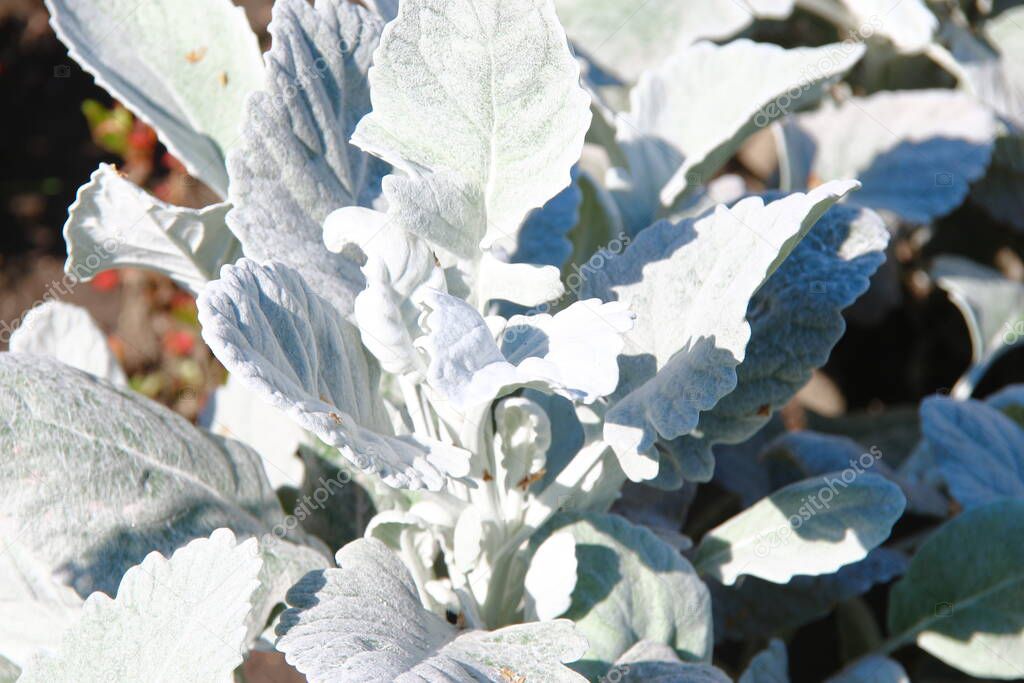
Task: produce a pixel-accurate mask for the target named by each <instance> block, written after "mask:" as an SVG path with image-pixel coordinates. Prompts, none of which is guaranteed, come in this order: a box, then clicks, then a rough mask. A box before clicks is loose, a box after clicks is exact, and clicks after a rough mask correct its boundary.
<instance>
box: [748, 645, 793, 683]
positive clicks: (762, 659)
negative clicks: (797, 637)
mask: <svg viewBox="0 0 1024 683" xmlns="http://www.w3.org/2000/svg"><path fill="white" fill-rule="evenodd" d="M737 683H789V655H788V653H787V652H786V644H785V643H784V642H782V641H781V640H779V639H778V638H772V640H771V642H769V643H768V647H766V648H765V649H764V650H761V651H760V652H759V653H757V654H756V655H754V658H753V659H751V660H750V664H748V665H747V668H746V670H745V671H744V672H743V674H742V675H741V676H740V677H739V680H738V681H737Z"/></svg>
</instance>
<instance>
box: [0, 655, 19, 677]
mask: <svg viewBox="0 0 1024 683" xmlns="http://www.w3.org/2000/svg"><path fill="white" fill-rule="evenodd" d="M20 676H21V667H19V666H18V665H17V664H15V663H14V662H12V661H10V660H9V659H7V658H6V657H4V656H2V655H0V682H2V683H15V682H16V681H17V680H18V678H19V677H20Z"/></svg>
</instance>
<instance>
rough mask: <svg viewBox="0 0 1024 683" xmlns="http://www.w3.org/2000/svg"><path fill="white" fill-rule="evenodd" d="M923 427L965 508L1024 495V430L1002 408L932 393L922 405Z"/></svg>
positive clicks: (948, 483)
mask: <svg viewBox="0 0 1024 683" xmlns="http://www.w3.org/2000/svg"><path fill="white" fill-rule="evenodd" d="M921 431H922V432H923V434H924V438H925V443H926V444H927V447H928V450H929V451H930V454H931V457H932V458H934V463H935V464H934V471H936V472H937V473H938V474H939V475H940V476H941V477H942V479H943V480H944V481H945V483H946V486H948V487H949V491H950V493H951V494H952V495H953V497H954V498H956V500H957V502H958V503H960V505H961V506H962V507H963V508H964V509H965V510H969V509H971V508H975V507H979V506H981V505H987V504H988V503H992V502H995V501H998V500H1002V499H1011V500H1012V499H1018V498H1024V429H1022V428H1021V426H1020V425H1019V424H1018V423H1017V422H1015V421H1014V420H1013V419H1011V418H1010V417H1008V416H1007V415H1005V414H1003V412H1002V411H1000V410H999V409H997V408H995V407H992V406H990V405H987V404H985V403H982V402H980V401H972V400H966V401H957V400H954V399H951V398H946V397H942V396H933V397H930V398H927V399H925V401H924V402H923V403H922V404H921Z"/></svg>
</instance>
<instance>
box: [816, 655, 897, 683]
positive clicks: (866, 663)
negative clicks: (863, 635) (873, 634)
mask: <svg viewBox="0 0 1024 683" xmlns="http://www.w3.org/2000/svg"><path fill="white" fill-rule="evenodd" d="M825 683H910V678H909V677H908V676H907V672H906V671H904V670H903V667H902V666H900V664H899V663H898V662H897V661H895V660H893V659H890V658H888V657H883V656H882V655H868V656H866V657H861V658H860V659H858V660H856V661H854V662H851V663H850V664H849V665H847V666H846V667H845V668H844V669H843V670H842V671H840V672H839V673H837V674H836V675H835V676H832V677H831V678H829V679H828V680H827V681H825Z"/></svg>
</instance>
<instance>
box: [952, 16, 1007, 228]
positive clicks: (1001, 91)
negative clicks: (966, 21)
mask: <svg viewBox="0 0 1024 683" xmlns="http://www.w3.org/2000/svg"><path fill="white" fill-rule="evenodd" d="M1022 21H1024V9H1022V8H1020V7H1011V8H1009V9H1007V10H1005V11H1003V12H1001V13H1000V14H998V15H996V16H995V17H993V18H991V19H989V20H988V21H986V22H985V23H984V24H983V26H982V29H983V31H982V32H983V34H984V36H985V38H987V40H988V44H985V43H983V42H981V40H980V39H979V38H976V37H975V35H974V34H973V33H969V32H965V31H959V32H954V33H953V36H954V41H953V46H952V52H953V55H954V56H955V57H956V58H957V60H958V62H959V64H960V67H961V69H962V72H963V74H964V79H965V80H966V83H965V84H964V85H965V87H966V89H968V90H969V91H970V92H972V93H973V94H974V95H975V96H976V97H977V98H978V99H979V100H980V101H982V102H984V103H985V104H986V105H988V106H989V107H991V108H992V110H993V111H994V112H995V113H996V114H997V115H998V116H999V118H1000V122H1001V124H1002V126H1001V127H1002V130H1001V131H1000V133H1001V135H1000V137H999V138H997V139H996V146H995V151H994V154H993V155H992V165H991V166H990V167H989V170H988V173H987V174H986V175H985V177H984V178H982V179H981V180H979V181H978V182H977V183H976V184H975V185H974V186H973V187H972V188H971V198H972V199H974V200H975V201H976V202H978V203H979V204H980V205H981V206H982V207H983V208H984V209H985V210H986V211H988V213H989V214H990V215H991V216H992V217H993V218H995V219H996V220H999V221H1002V222H1004V223H1008V224H1010V225H1012V226H1013V227H1015V228H1016V229H1018V230H1022V229H1024V201H1022V199H1021V192H1020V188H1021V186H1022V184H1024V69H1021V63H1022V60H1024V41H1022V40H1021V31H1020V25H1021V22H1022ZM947 31H953V29H952V28H947ZM993 48H994V49H993Z"/></svg>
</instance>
